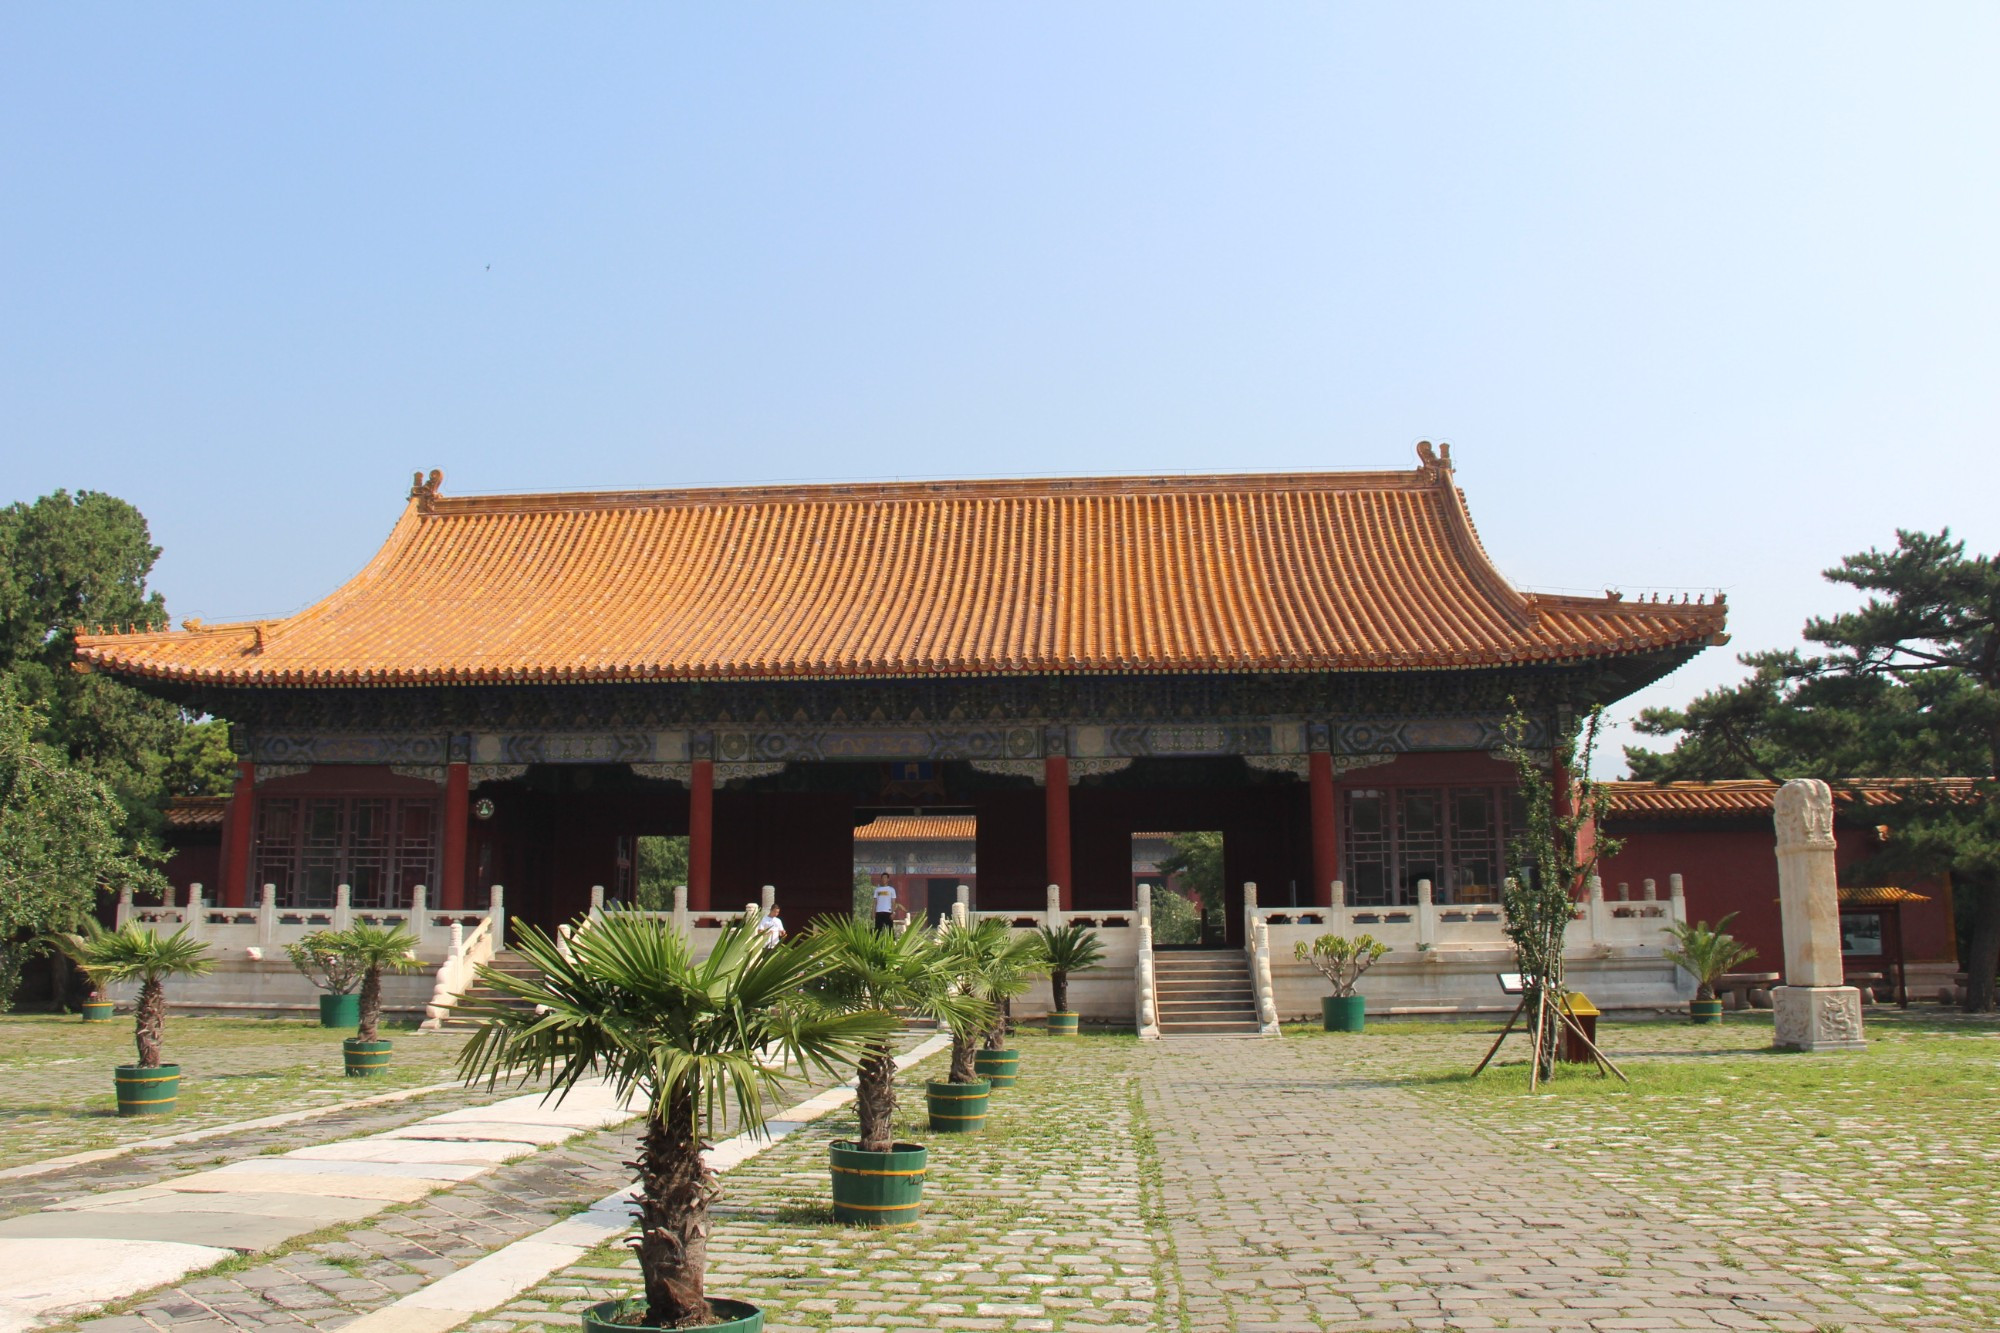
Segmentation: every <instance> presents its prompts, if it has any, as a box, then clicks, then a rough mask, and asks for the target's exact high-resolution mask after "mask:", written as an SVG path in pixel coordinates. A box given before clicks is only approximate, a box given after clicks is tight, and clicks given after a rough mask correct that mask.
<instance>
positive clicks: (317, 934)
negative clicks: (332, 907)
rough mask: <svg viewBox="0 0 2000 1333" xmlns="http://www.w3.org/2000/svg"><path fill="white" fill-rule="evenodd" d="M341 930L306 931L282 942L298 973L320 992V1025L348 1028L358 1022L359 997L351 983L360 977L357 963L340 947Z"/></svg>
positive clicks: (343, 933) (359, 1015)
mask: <svg viewBox="0 0 2000 1333" xmlns="http://www.w3.org/2000/svg"><path fill="white" fill-rule="evenodd" d="M345 934H346V932H345V931H339V930H314V931H308V932H307V933H306V934H304V935H301V936H300V937H299V938H298V939H296V940H294V941H293V942H292V943H290V944H287V945H286V946H285V956H286V957H287V958H289V959H291V960H292V966H293V967H295V968H297V969H298V971H299V975H300V976H302V977H304V978H305V979H306V980H307V981H310V982H311V983H312V984H313V985H315V986H317V987H319V988H320V990H321V991H323V992H324V994H322V995H321V996H320V997H319V1025H320V1026H321V1027H323V1028H351V1027H357V1026H359V1025H360V1022H361V1000H360V997H359V996H357V995H355V993H354V987H355V986H356V984H358V983H359V982H360V980H361V966H360V964H358V963H356V962H355V961H354V960H353V959H352V958H350V957H348V956H347V952H346V950H344V949H342V948H341V947H340V945H341V940H342V938H343V937H344V936H345Z"/></svg>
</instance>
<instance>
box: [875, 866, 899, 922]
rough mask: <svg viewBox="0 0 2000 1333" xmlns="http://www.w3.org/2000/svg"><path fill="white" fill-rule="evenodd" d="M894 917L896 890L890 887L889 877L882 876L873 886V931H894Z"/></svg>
mask: <svg viewBox="0 0 2000 1333" xmlns="http://www.w3.org/2000/svg"><path fill="white" fill-rule="evenodd" d="M895 917H896V890H895V889H893V888H891V887H890V885H889V877H888V876H887V875H884V876H882V878H881V879H880V880H879V881H878V882H877V883H876V885H875V929H877V930H892V929H894V928H895V926H894V922H895Z"/></svg>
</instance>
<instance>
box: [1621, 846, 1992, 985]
mask: <svg viewBox="0 0 2000 1333" xmlns="http://www.w3.org/2000/svg"><path fill="white" fill-rule="evenodd" d="M1613 827H1614V829H1616V830H1617V836H1619V837H1621V838H1623V839H1624V842H1625V846H1624V849H1623V850H1621V851H1620V852H1619V853H1618V855H1617V856H1615V857H1609V858H1606V860H1605V861H1604V862H1603V864H1602V867H1601V871H1600V873H1601V874H1602V876H1603V879H1604V896H1605V897H1606V898H1615V897H1617V894H1618V884H1619V882H1620V881H1621V880H1622V881H1625V882H1628V883H1629V884H1630V885H1631V887H1632V896H1633V897H1634V898H1637V897H1639V896H1640V885H1641V884H1642V883H1643V882H1644V881H1645V880H1646V879H1648V878H1651V879H1655V880H1657V881H1659V892H1660V897H1661V899H1663V900H1664V899H1665V898H1666V896H1667V877H1668V876H1669V875H1674V874H1678V875H1680V876H1681V880H1682V887H1683V889H1684V890H1685V892H1686V893H1687V913H1688V920H1690V921H1707V922H1710V923H1713V922H1715V921H1717V920H1719V919H1721V918H1722V917H1723V916H1725V915H1726V914H1728V913H1730V912H1735V913H1737V917H1736V920H1735V921H1733V922H1732V923H1730V927H1729V930H1730V933H1731V934H1733V935H1735V936H1736V937H1737V938H1738V939H1741V940H1743V941H1745V942H1746V943H1748V944H1750V945H1751V946H1752V947H1754V948H1755V949H1756V950H1757V959H1756V962H1755V963H1753V964H1747V965H1746V970H1752V971H1758V972H1782V971H1784V966H1785V964H1784V958H1785V941H1784V935H1783V933H1782V928H1781V926H1780V924H1779V912H1778V857H1777V850H1776V846H1775V844H1774V842H1773V837H1772V833H1771V829H1770V826H1769V825H1768V824H1767V823H1764V822H1763V821H1759V822H1758V823H1757V824H1754V825H1749V826H1745V825H1735V826H1730V825H1726V824H1718V825H1716V826H1713V827H1703V826H1693V825H1686V826H1681V827H1677V828H1670V829H1647V828H1644V827H1643V826H1639V827H1636V828H1635V827H1634V826H1632V825H1624V826H1618V825H1614V826H1613ZM1834 836H1835V840H1836V844H1837V849H1836V851H1835V853H1834V858H1835V864H1836V865H1838V866H1839V868H1840V872H1841V882H1842V883H1848V882H1851V880H1850V873H1851V872H1850V867H1851V866H1853V865H1854V864H1855V863H1857V862H1860V861H1865V860H1867V858H1868V857H1869V855H1871V854H1872V853H1873V851H1874V849H1875V835H1874V833H1873V831H1872V830H1869V829H1857V828H1840V829H1836V830H1835V834H1834ZM1916 892H1918V893H1922V894H1926V895H1928V896H1929V899H1930V901H1928V902H1924V903H1911V904H1908V905H1906V906H1905V907H1903V909H1902V916H1903V948H1904V954H1905V957H1906V959H1907V961H1909V962H1912V963H1924V962H1952V961H1955V960H1956V958H1957V956H1958V955H1957V946H1956V943H1955V937H1954V935H1953V931H1952V914H1951V894H1950V891H1949V890H1948V889H1945V888H1942V887H1940V886H1937V885H1918V886H1917V887H1916Z"/></svg>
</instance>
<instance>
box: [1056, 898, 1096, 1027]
mask: <svg viewBox="0 0 2000 1333" xmlns="http://www.w3.org/2000/svg"><path fill="white" fill-rule="evenodd" d="M1041 936H1042V956H1043V957H1044V959H1045V960H1046V961H1047V963H1048V969H1049V990H1050V991H1051V992H1052V993H1053V998H1054V1000H1055V1012H1054V1013H1052V1014H1050V1015H1049V1035H1050V1036H1051V1037H1074V1036H1075V1035H1076V1033H1077V1017H1076V1015H1075V1014H1073V1013H1071V1012H1070V1008H1069V974H1070V973H1072V972H1082V971H1086V970H1088V969H1089V968H1093V967H1096V966H1097V964H1098V962H1099V960H1100V959H1102V958H1103V957H1104V945H1103V944H1102V943H1100V942H1099V941H1098V938H1097V932H1096V931H1094V930H1092V929H1091V928H1090V927H1088V926H1085V925H1082V924H1081V923H1079V922H1075V921H1072V922H1070V923H1069V924H1068V925H1066V926H1064V927H1062V928H1061V929H1060V930H1051V929H1050V928H1049V927H1047V926H1043V927H1042V930H1041Z"/></svg>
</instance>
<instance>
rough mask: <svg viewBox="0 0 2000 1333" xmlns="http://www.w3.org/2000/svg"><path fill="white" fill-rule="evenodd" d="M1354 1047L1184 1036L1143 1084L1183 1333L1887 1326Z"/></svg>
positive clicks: (1147, 1069)
mask: <svg viewBox="0 0 2000 1333" xmlns="http://www.w3.org/2000/svg"><path fill="white" fill-rule="evenodd" d="M1366 1049H1367V1048H1366V1046H1365V1045H1364V1044H1361V1043H1342V1042H1327V1041H1276V1042H1273V1041H1261V1042H1260V1041H1254V1040H1252V1041H1243V1040H1229V1039H1216V1038H1209V1039H1202V1038H1178V1039H1175V1040H1172V1041H1167V1042H1161V1043H1159V1044H1158V1045H1157V1046H1155V1047H1154V1048H1153V1049H1152V1050H1151V1051H1149V1052H1148V1054H1149V1056H1150V1058H1149V1059H1147V1060H1146V1061H1145V1062H1144V1064H1143V1066H1142V1069H1143V1072H1142V1077H1141V1081H1142V1084H1143V1087H1144V1095H1145V1106H1146V1111H1147V1115H1148V1117H1149V1119H1150V1120H1151V1123H1152V1128H1153V1133H1154V1136H1155V1139H1156V1142H1157V1145H1158V1150H1159V1155H1160V1172H1161V1185H1162V1191H1163V1198H1162V1202H1163V1205H1164V1208H1165V1211H1166V1213H1167V1215H1168V1216H1169V1217H1170V1218H1172V1219H1173V1222H1172V1233H1173V1241H1174V1246H1175V1250H1176V1254H1177V1268H1178V1275H1179V1285H1180V1287H1181V1290H1182V1293H1183V1296H1184V1299H1185V1301H1186V1309H1187V1322H1186V1324H1185V1327H1186V1328H1188V1329H1190V1330H1211V1329H1214V1330H1224V1329H1227V1330H1236V1331H1237V1333H1277V1331H1279V1330H1301V1331H1302V1333H1303V1331H1304V1330H1314V1331H1315V1333H1317V1331H1319V1330H1329V1331H1333V1330H1363V1329H1366V1330H1371V1331H1375V1330H1380V1331H1382V1333H1387V1331H1389V1330H1404V1329H1432V1330H1463V1331H1464V1333H1471V1330H1475V1329H1494V1328H1505V1329H1536V1330H1542V1329H1548V1330H1591V1331H1592V1333H1612V1330H1654V1329H1657V1330H1668V1329H1673V1330H1685V1329H1718V1330H1719V1329H1733V1330H1746V1329H1769V1330H1784V1331H1785V1333H1815V1330H1819V1331H1821V1333H1832V1330H1836V1329H1838V1330H1842V1333H1864V1331H1872V1330H1878V1329H1884V1328H1887V1327H1889V1326H1888V1325H1885V1324H1883V1323H1881V1322H1880V1321H1879V1320H1877V1319H1876V1318H1875V1317H1874V1316H1872V1315H1871V1314H1869V1313H1868V1312H1866V1311H1863V1310H1861V1309H1859V1308H1857V1307H1855V1306H1853V1305H1850V1304H1848V1303H1846V1302H1843V1301H1840V1300H1838V1299H1836V1298H1834V1297H1832V1296H1829V1295H1827V1294H1826V1293H1825V1292H1824V1291H1822V1290H1821V1289H1819V1288H1818V1287H1816V1286H1814V1285H1813V1284H1811V1283H1810V1282H1807V1281H1805V1280H1803V1279H1801V1278H1798V1277H1796V1276H1793V1275H1791V1274H1787V1273H1783V1272H1780V1271H1778V1270H1776V1269H1774V1268H1772V1267H1770V1266H1769V1265H1767V1264H1765V1263H1763V1262H1762V1261H1761V1260H1759V1259H1758V1258H1756V1257H1755V1256H1754V1255H1750V1254H1744V1253H1731V1252H1728V1251H1727V1250H1726V1249H1725V1248H1724V1247H1722V1246H1719V1245H1718V1244H1717V1243H1716V1242H1715V1241H1714V1240H1713V1239H1712V1238H1711V1237H1710V1236H1708V1235H1707V1234H1705V1233H1703V1232H1700V1231H1697V1230H1695V1229H1694V1228H1692V1227H1690V1226H1688V1225H1686V1224H1685V1223H1683V1222H1680V1221H1678V1220H1676V1219H1674V1218H1672V1217H1668V1216H1663V1215H1661V1214H1660V1213H1659V1212H1657V1211H1654V1210H1652V1209H1649V1208H1647V1207H1645V1206H1644V1205H1642V1204H1641V1203H1640V1202H1639V1201H1638V1200H1636V1199H1635V1198H1634V1197H1632V1196H1630V1195H1627V1194H1624V1193H1621V1192H1620V1191H1618V1190H1616V1189H1612V1188H1610V1187H1608V1186H1605V1185H1603V1184H1601V1183H1599V1182H1597V1181H1594V1180H1591V1179H1590V1178H1588V1177H1587V1176H1585V1175H1584V1174H1582V1173H1581V1172H1578V1171H1573V1170H1570V1169H1568V1168H1565V1167H1563V1166H1562V1165H1560V1164H1557V1163H1552V1162H1551V1161H1549V1160H1548V1159H1547V1158H1546V1157H1544V1156H1540V1155H1530V1154H1526V1153H1524V1152H1519V1151H1516V1150H1513V1149H1511V1148H1509V1147H1507V1146H1505V1145H1503V1144H1501V1143H1500V1142H1498V1141H1497V1140H1495V1139H1493V1138H1491V1137H1489V1136H1487V1135H1486V1134H1484V1133H1482V1132H1479V1131H1477V1130H1471V1129H1467V1128H1466V1127H1464V1126H1463V1125H1461V1124H1459V1123H1457V1122H1455V1121H1453V1120H1450V1119H1448V1118H1446V1117H1445V1116H1444V1115H1442V1114H1440V1113H1439V1112H1438V1110H1437V1108H1436V1107H1435V1105H1434V1104H1432V1103H1429V1102H1426V1101H1424V1100H1421V1099H1419V1098H1418V1097H1415V1096H1413V1095H1411V1094H1410V1093H1408V1092H1405V1091H1403V1090H1401V1089H1399V1088H1396V1087H1393V1086H1390V1085H1389V1083H1388V1081H1387V1080H1385V1079H1379V1078H1377V1077H1376V1076H1373V1075H1371V1072H1370V1070H1369V1068H1368V1066H1367V1065H1366V1064H1364V1063H1363V1062H1362V1061H1363V1057H1364V1055H1365V1052H1366Z"/></svg>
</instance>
